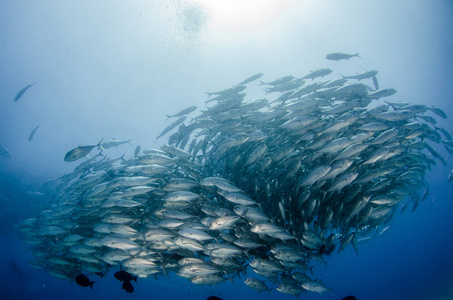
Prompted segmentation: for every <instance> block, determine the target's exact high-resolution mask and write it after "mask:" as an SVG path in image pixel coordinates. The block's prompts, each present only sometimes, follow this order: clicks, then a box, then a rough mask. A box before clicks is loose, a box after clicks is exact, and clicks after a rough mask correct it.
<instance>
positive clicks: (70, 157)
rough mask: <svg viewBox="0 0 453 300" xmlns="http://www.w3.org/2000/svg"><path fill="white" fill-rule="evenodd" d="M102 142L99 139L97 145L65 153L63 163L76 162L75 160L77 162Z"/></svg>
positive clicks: (81, 147) (80, 147)
mask: <svg viewBox="0 0 453 300" xmlns="http://www.w3.org/2000/svg"><path fill="white" fill-rule="evenodd" d="M102 140H103V139H101V141H99V143H98V144H97V145H91V146H79V147H77V148H74V149H72V150H71V151H69V152H68V153H66V155H65V157H64V161H67V162H72V161H76V160H79V159H81V158H83V157H85V156H87V155H88V153H90V152H91V150H93V149H94V148H96V147H98V146H100V145H101V142H102Z"/></svg>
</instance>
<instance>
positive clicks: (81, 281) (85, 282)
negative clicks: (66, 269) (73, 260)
mask: <svg viewBox="0 0 453 300" xmlns="http://www.w3.org/2000/svg"><path fill="white" fill-rule="evenodd" d="M75 281H76V282H77V284H78V285H80V286H83V287H90V288H91V289H93V283H95V282H96V281H90V279H89V278H88V277H86V276H85V275H83V274H79V275H77V276H76V278H75Z"/></svg>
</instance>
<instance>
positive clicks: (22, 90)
mask: <svg viewBox="0 0 453 300" xmlns="http://www.w3.org/2000/svg"><path fill="white" fill-rule="evenodd" d="M35 84H37V82H35V83H31V84H29V85H27V86H26V87H24V88H23V89H21V90H20V91H19V93H17V95H16V97H14V102H16V101H17V100H19V99H20V98H21V97H22V96H23V95H24V94H25V92H26V91H27V90H28V89H29V88H31V87H32V86H33V85H35Z"/></svg>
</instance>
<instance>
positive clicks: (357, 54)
mask: <svg viewBox="0 0 453 300" xmlns="http://www.w3.org/2000/svg"><path fill="white" fill-rule="evenodd" d="M354 56H357V57H358V58H360V59H362V57H361V56H359V53H358V52H357V53H356V54H355V55H354Z"/></svg>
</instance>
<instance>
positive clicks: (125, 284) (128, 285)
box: [122, 281, 134, 293]
mask: <svg viewBox="0 0 453 300" xmlns="http://www.w3.org/2000/svg"><path fill="white" fill-rule="evenodd" d="M122 289H123V290H125V291H126V293H132V292H133V291H134V287H133V286H132V283H131V282H130V281H125V282H123V287H122Z"/></svg>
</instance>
